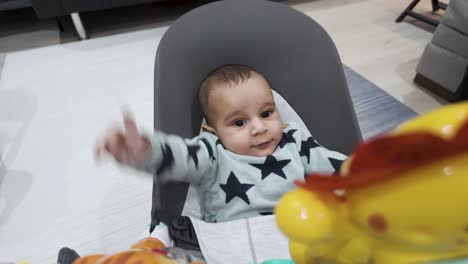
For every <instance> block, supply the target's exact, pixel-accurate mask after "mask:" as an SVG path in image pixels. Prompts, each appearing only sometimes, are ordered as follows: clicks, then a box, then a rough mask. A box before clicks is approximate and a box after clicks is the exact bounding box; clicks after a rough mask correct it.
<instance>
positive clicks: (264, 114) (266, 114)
mask: <svg viewBox="0 0 468 264" xmlns="http://www.w3.org/2000/svg"><path fill="white" fill-rule="evenodd" d="M270 116H271V111H265V112H263V113H262V118H267V117H270Z"/></svg>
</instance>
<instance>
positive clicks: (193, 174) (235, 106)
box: [98, 65, 346, 222]
mask: <svg viewBox="0 0 468 264" xmlns="http://www.w3.org/2000/svg"><path fill="white" fill-rule="evenodd" d="M199 101H200V105H201V107H202V110H203V113H204V116H205V119H206V124H204V125H203V131H202V132H201V133H200V135H199V136H197V137H195V138H192V139H185V138H181V137H179V136H176V135H167V134H164V133H163V132H159V131H158V132H155V133H154V134H153V135H151V136H147V135H142V134H140V133H139V131H138V129H137V127H136V124H135V122H134V121H133V120H132V119H131V118H130V116H129V115H128V114H125V115H124V127H125V130H124V131H113V132H112V133H110V135H108V136H107V137H106V138H105V140H104V142H103V144H102V145H101V146H99V147H98V155H101V154H102V153H104V152H107V153H109V154H111V155H112V156H113V157H114V158H115V160H117V161H118V162H120V163H121V164H124V165H128V166H131V167H134V168H136V169H139V170H144V171H147V172H149V173H154V172H156V176H157V177H160V178H161V180H162V181H184V182H190V183H193V184H195V186H197V187H198V188H199V193H200V194H201V200H202V201H201V202H202V204H201V206H202V210H203V218H204V220H205V221H207V222H222V221H229V220H234V219H239V218H247V217H252V216H259V215H264V214H271V213H272V212H273V209H274V207H275V205H276V204H277V202H278V200H279V198H280V197H281V196H282V195H283V194H284V193H286V192H288V191H290V190H291V189H293V188H295V185H294V181H295V180H303V179H304V175H305V174H307V173H310V172H324V173H330V172H334V171H335V170H336V169H337V168H338V167H339V165H340V164H341V162H342V161H343V160H344V159H346V156H344V155H342V154H340V153H337V152H333V151H329V150H327V149H326V148H324V147H323V146H321V145H319V144H318V143H317V141H315V140H314V139H313V138H312V137H311V136H310V135H309V134H308V132H307V131H306V130H305V129H303V128H302V127H301V126H300V125H297V124H294V123H290V124H288V125H286V124H284V123H283V122H282V121H281V118H280V115H279V113H278V110H277V109H276V105H275V102H274V100H273V94H272V91H271V88H270V86H269V84H268V82H267V80H265V78H263V76H261V75H260V74H259V73H257V72H255V71H254V70H252V69H251V68H249V67H246V66H242V65H226V66H223V67H221V68H218V69H216V70H214V71H213V72H212V73H211V74H209V76H208V77H207V78H206V79H205V80H204V81H203V83H202V84H201V86H200V90H199Z"/></svg>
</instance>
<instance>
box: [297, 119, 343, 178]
mask: <svg viewBox="0 0 468 264" xmlns="http://www.w3.org/2000/svg"><path fill="white" fill-rule="evenodd" d="M291 129H294V128H291ZM296 130H297V132H296V133H294V134H295V135H294V134H293V135H294V136H295V139H296V144H297V148H298V151H299V155H300V156H301V159H302V163H303V165H304V169H305V173H311V172H321V173H333V172H335V171H339V169H340V167H341V164H342V162H343V161H344V160H346V159H347V157H346V156H345V155H343V154H341V153H339V152H336V151H331V150H328V149H327V148H325V147H323V146H322V145H320V144H319V143H318V142H317V140H315V139H314V138H313V137H312V136H311V135H310V134H309V133H308V132H307V131H305V130H304V129H303V128H301V127H297V128H296Z"/></svg>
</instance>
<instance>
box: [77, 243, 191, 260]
mask: <svg viewBox="0 0 468 264" xmlns="http://www.w3.org/2000/svg"><path fill="white" fill-rule="evenodd" d="M164 247H165V245H164V243H162V242H161V241H160V240H159V239H156V238H153V237H148V238H144V239H142V240H140V241H138V242H137V243H135V244H133V245H132V246H131V247H130V250H126V251H122V252H118V253H116V254H112V255H90V256H85V257H81V258H79V259H77V260H75V261H74V262H73V264H125V263H139V264H177V263H178V262H176V261H175V260H173V259H171V258H169V257H167V256H166V252H165V251H164V250H163V248H164ZM191 264H196V263H191Z"/></svg>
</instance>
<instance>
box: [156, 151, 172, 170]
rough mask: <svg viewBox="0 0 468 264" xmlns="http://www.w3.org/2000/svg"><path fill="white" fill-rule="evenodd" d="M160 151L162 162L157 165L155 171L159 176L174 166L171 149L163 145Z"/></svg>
mask: <svg viewBox="0 0 468 264" xmlns="http://www.w3.org/2000/svg"><path fill="white" fill-rule="evenodd" d="M161 150H162V158H163V160H162V162H161V165H159V168H157V170H156V174H158V175H159V174H161V173H162V172H163V171H165V170H166V169H168V168H170V167H171V166H172V165H174V156H173V155H172V149H171V147H169V145H167V144H164V146H161Z"/></svg>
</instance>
